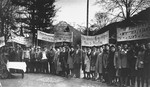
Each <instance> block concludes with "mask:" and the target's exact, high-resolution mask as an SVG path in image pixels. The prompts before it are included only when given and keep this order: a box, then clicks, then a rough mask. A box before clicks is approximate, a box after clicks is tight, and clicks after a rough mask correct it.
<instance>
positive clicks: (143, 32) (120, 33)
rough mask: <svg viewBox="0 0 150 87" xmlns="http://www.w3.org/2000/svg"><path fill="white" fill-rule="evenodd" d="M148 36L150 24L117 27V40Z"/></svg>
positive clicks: (149, 34) (149, 36)
mask: <svg viewBox="0 0 150 87" xmlns="http://www.w3.org/2000/svg"><path fill="white" fill-rule="evenodd" d="M147 38H150V26H149V25H142V26H137V27H126V28H118V29H117V41H131V40H140V39H147Z"/></svg>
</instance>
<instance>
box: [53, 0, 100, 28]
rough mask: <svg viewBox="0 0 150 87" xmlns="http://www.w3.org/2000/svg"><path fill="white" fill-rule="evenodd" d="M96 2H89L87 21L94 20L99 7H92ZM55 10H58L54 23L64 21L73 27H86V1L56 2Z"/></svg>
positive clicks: (92, 0) (61, 0)
mask: <svg viewBox="0 0 150 87" xmlns="http://www.w3.org/2000/svg"><path fill="white" fill-rule="evenodd" d="M95 1H96V0H89V20H92V19H94V15H95V13H96V12H99V11H100V7H99V6H97V5H94V3H95ZM55 5H56V8H60V9H59V11H58V12H57V13H56V17H55V21H54V23H55V24H56V23H58V22H59V21H66V22H67V23H68V24H71V25H72V26H74V27H78V25H80V26H86V14H87V12H86V11H87V0H56V3H55Z"/></svg>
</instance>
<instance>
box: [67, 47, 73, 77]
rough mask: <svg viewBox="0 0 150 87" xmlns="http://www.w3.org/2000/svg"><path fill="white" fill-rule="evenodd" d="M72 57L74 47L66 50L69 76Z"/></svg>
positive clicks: (71, 67)
mask: <svg viewBox="0 0 150 87" xmlns="http://www.w3.org/2000/svg"><path fill="white" fill-rule="evenodd" d="M73 57H74V48H73V47H71V48H70V49H69V52H68V60H67V64H68V68H69V71H68V73H69V75H71V76H72V70H73Z"/></svg>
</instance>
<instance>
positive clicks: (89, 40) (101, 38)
mask: <svg viewBox="0 0 150 87" xmlns="http://www.w3.org/2000/svg"><path fill="white" fill-rule="evenodd" d="M108 43H109V31H107V32H105V33H103V34H100V35H96V36H84V35H82V36H81V45H82V46H101V45H104V44H108Z"/></svg>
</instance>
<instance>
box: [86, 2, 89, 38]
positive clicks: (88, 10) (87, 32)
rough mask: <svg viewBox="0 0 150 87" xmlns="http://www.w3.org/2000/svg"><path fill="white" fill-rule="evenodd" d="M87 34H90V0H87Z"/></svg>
mask: <svg viewBox="0 0 150 87" xmlns="http://www.w3.org/2000/svg"><path fill="white" fill-rule="evenodd" d="M86 20H87V21H86V29H87V36H88V35H89V0H87V18H86Z"/></svg>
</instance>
